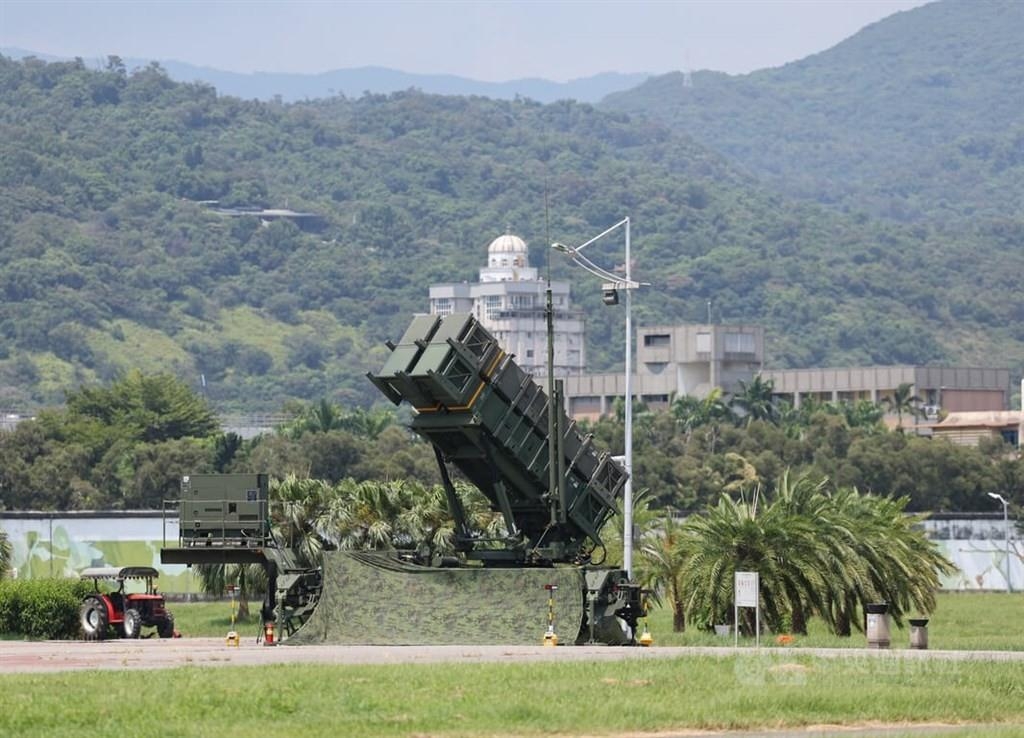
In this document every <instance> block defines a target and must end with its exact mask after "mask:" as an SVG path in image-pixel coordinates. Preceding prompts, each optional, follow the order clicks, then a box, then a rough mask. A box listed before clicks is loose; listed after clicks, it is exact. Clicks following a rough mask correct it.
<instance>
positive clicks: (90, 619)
mask: <svg viewBox="0 0 1024 738" xmlns="http://www.w3.org/2000/svg"><path fill="white" fill-rule="evenodd" d="M78 619H79V622H80V623H81V625H82V635H83V636H85V640H87V641H102V640H103V639H104V638H106V637H107V626H108V625H110V619H109V618H108V616H107V603H106V602H104V601H103V598H102V597H86V598H85V601H84V602H83V603H82V606H81V607H80V608H79V609H78Z"/></svg>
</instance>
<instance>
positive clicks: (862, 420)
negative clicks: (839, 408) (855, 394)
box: [843, 400, 885, 431]
mask: <svg viewBox="0 0 1024 738" xmlns="http://www.w3.org/2000/svg"><path fill="white" fill-rule="evenodd" d="M884 414H885V411H884V410H883V409H882V408H881V407H879V406H878V404H877V403H874V402H872V401H871V400H858V401H857V402H853V403H851V402H845V403H843V415H844V416H845V417H846V424H847V425H848V426H850V427H851V428H864V429H866V430H868V431H873V430H876V429H879V428H880V423H881V422H882V416H883V415H884Z"/></svg>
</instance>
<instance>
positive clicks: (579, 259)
mask: <svg viewBox="0 0 1024 738" xmlns="http://www.w3.org/2000/svg"><path fill="white" fill-rule="evenodd" d="M622 226H625V228H626V275H625V279H623V278H622V277H620V276H619V275H617V274H615V273H613V272H611V271H608V270H607V269H604V268H603V267H599V266H598V265H597V264H595V263H594V262H592V261H591V260H590V259H588V258H587V257H586V256H584V255H583V254H582V253H580V252H581V251H583V249H585V248H586V247H587V246H589V245H590V244H592V243H594V242H595V241H598V240H600V239H602V238H604V237H605V236H607V235H608V234H609V233H611V232H613V231H615V230H616V229H618V228H621V227H622ZM551 248H553V249H555V250H556V251H561V252H562V253H563V254H567V255H568V256H569V258H571V259H572V260H573V262H574V263H575V264H577V265H578V266H580V267H582V268H583V269H584V270H586V271H587V272H589V273H590V274H593V275H594V276H595V277H598V278H599V279H601V280H602V282H603V284H602V289H603V291H604V295H603V299H604V302H605V304H606V305H617V304H618V302H619V290H624V291H625V293H626V366H625V370H626V387H625V391H626V392H625V394H626V418H625V422H626V427H625V446H626V449H625V451H626V453H625V467H626V474H627V475H628V476H627V477H626V488H625V490H624V491H623V500H622V507H623V517H624V520H623V522H622V548H623V552H622V568H623V569H625V570H626V574H627V575H628V576H629V577H630V578H632V577H633V322H632V321H633V316H632V307H633V304H632V291H633V290H635V289H637V288H639V287H642V286H644V285H646V284H647V283H646V282H635V281H633V279H632V276H631V267H632V265H631V264H630V243H629V217H628V216H627V217H625V218H623V219H622V220H620V221H619V222H618V223H616V224H615V225H613V226H611V227H610V228H608V229H606V230H604V231H602V232H601V233H599V234H598V235H596V236H594V237H593V238H592V239H590V240H589V241H587V242H585V243H583V244H580V245H579V246H577V247H575V248H572V247H570V246H566V245H564V244H561V243H553V244H551Z"/></svg>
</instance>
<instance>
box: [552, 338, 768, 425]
mask: <svg viewBox="0 0 1024 738" xmlns="http://www.w3.org/2000/svg"><path fill="white" fill-rule="evenodd" d="M636 343H637V346H636V375H635V377H634V382H633V392H634V394H635V396H636V397H637V399H638V400H640V401H641V402H643V403H644V404H646V405H647V406H648V407H650V408H652V409H663V408H666V407H668V404H669V402H671V399H672V397H673V396H674V395H692V396H694V397H700V398H704V397H707V396H708V395H709V394H710V393H711V390H712V389H714V388H716V387H718V388H721V389H722V390H723V391H724V392H735V391H737V390H738V389H739V382H740V381H741V380H742V381H745V382H746V381H749V380H750V379H751V378H753V376H754V375H755V374H757V373H758V371H760V369H761V366H762V365H763V363H764V329H763V328H762V327H761V326H759V325H704V324H685V325H671V326H651V327H648V328H639V329H637V341H636ZM624 396H625V375H624V374H623V373H622V372H608V373H601V374H584V375H581V376H578V377H569V378H568V379H567V380H566V397H567V398H568V405H569V408H568V411H569V414H570V415H572V416H573V417H576V418H584V417H586V418H596V417H599V416H601V415H604V414H606V413H607V412H609V410H610V408H611V403H612V401H613V400H614V399H615V398H616V397H624Z"/></svg>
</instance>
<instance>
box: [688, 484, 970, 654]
mask: <svg viewBox="0 0 1024 738" xmlns="http://www.w3.org/2000/svg"><path fill="white" fill-rule="evenodd" d="M748 495H749V498H748ZM906 502H907V501H906V500H891V499H888V498H884V497H875V496H872V495H862V494H860V493H859V492H857V491H856V490H851V489H846V490H839V491H837V492H836V493H834V494H833V493H830V492H829V491H828V488H827V483H826V480H820V481H817V482H815V481H813V480H811V479H810V478H809V477H807V476H801V477H798V478H796V479H791V478H790V476H789V473H788V471H787V472H786V473H784V474H783V475H782V476H781V477H780V478H779V480H778V481H777V483H776V486H775V492H774V496H772V497H771V498H768V497H767V496H766V495H764V494H763V489H762V488H761V486H760V485H759V484H755V485H754V487H753V489H752V490H749V491H748V490H746V489H742V488H741V490H740V495H739V499H733V498H732V497H730V496H728V495H723V496H722V498H721V500H720V501H719V503H718V505H717V506H716V507H713V508H710V509H709V510H707V511H706V512H705V513H703V514H700V515H695V516H692V517H691V518H689V519H688V520H687V521H686V522H685V523H684V524H683V526H682V531H681V536H680V540H679V542H678V543H677V544H676V546H675V548H674V550H675V551H676V552H678V554H679V556H680V557H681V559H682V566H681V573H680V580H679V586H680V588H681V590H682V591H683V592H684V595H683V603H684V609H685V610H686V617H687V618H688V619H689V620H690V621H691V622H697V623H699V624H700V625H701V627H705V628H709V627H710V626H711V625H713V624H714V623H720V622H726V621H728V620H731V617H730V610H731V608H730V604H731V602H732V579H733V573H734V572H736V571H757V572H758V573H759V575H760V597H761V603H762V610H763V612H764V614H765V621H766V624H767V625H768V627H769V628H771V629H773V630H777V629H781V628H788V629H791V630H792V631H793V632H796V633H806V628H807V621H808V619H809V618H810V617H812V616H815V615H816V616H819V617H821V618H822V619H823V620H824V621H825V623H826V624H827V625H828V626H829V627H830V629H832V630H833V631H834V632H837V633H839V634H844V635H849V633H850V627H851V624H852V623H857V626H858V627H860V625H859V620H858V618H857V615H858V612H862V611H863V610H864V608H865V606H866V605H867V604H868V603H871V602H886V603H888V605H889V612H890V614H891V615H892V616H893V618H894V620H895V621H896V623H897V624H899V623H900V622H901V619H902V617H903V616H904V615H905V614H907V613H908V612H910V611H911V610H917V611H919V612H922V613H927V612H930V611H931V610H932V609H934V606H935V595H934V592H935V589H936V588H937V587H938V583H939V575H940V574H942V573H948V572H950V571H952V564H951V563H950V562H949V561H947V560H946V559H945V558H943V557H942V556H941V555H940V554H939V553H938V551H937V549H935V547H934V546H933V545H932V544H931V543H930V542H929V541H928V540H927V538H925V536H924V534H923V533H922V532H921V531H920V530H918V529H916V528H915V525H916V523H917V522H919V518H916V517H914V516H908V515H906V514H904V508H905V506H906ZM748 625H749V624H748Z"/></svg>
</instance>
